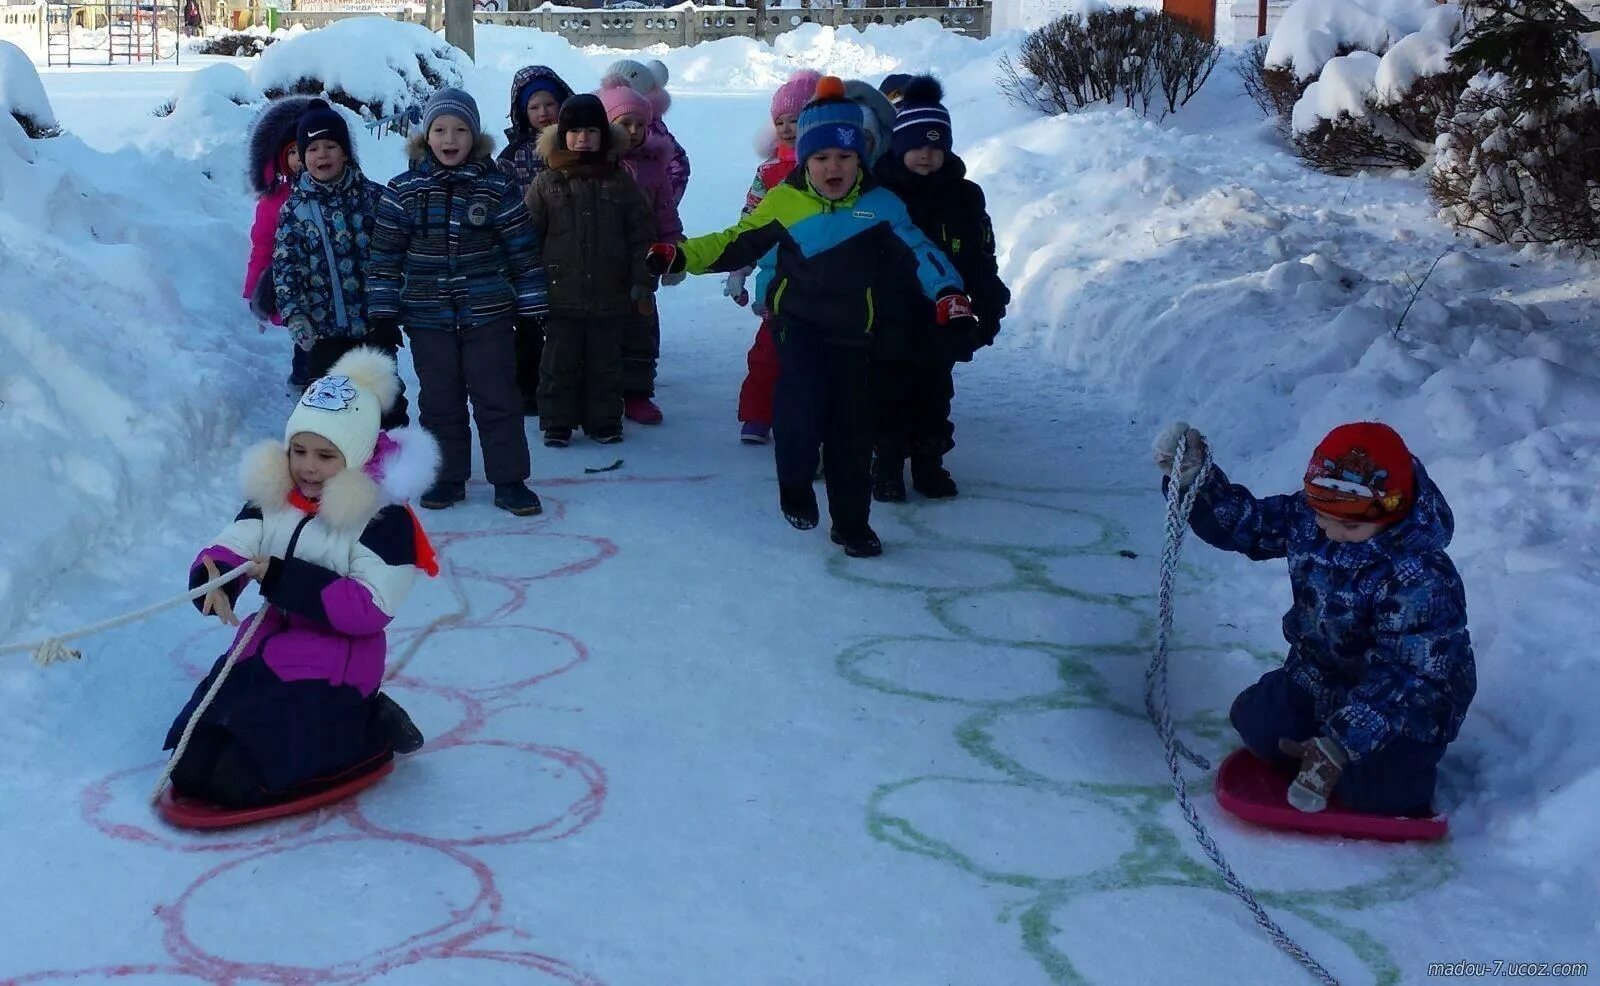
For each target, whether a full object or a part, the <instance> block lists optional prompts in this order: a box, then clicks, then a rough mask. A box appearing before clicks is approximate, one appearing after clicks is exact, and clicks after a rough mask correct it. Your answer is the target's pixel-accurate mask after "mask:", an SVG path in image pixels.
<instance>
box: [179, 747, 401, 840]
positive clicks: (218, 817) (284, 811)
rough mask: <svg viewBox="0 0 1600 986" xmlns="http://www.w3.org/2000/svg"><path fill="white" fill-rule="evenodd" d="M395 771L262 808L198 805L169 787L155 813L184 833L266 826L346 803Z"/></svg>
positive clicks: (389, 764)
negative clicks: (187, 830) (341, 802)
mask: <svg viewBox="0 0 1600 986" xmlns="http://www.w3.org/2000/svg"><path fill="white" fill-rule="evenodd" d="M392 770H394V761H393V760H390V761H388V762H387V763H385V764H384V765H383V766H381V767H379V768H378V769H377V770H374V771H372V772H371V773H366V774H360V775H358V776H356V777H352V778H351V779H350V780H348V781H345V782H344V783H343V784H338V785H335V786H333V787H330V788H326V789H324V790H321V791H317V792H315V793H314V794H308V795H306V796H305V797H302V798H295V799H293V800H290V801H280V802H278V803H277V804H271V805H262V806H261V807H259V808H222V807H219V806H217V805H214V804H211V803H209V802H206V801H197V800H195V799H194V798H185V797H183V796H181V795H176V794H173V793H172V788H170V787H168V788H167V790H166V791H165V792H163V793H162V795H161V801H160V803H159V804H158V805H157V806H156V810H157V811H159V812H161V817H162V818H164V819H166V820H167V822H168V823H169V824H171V825H175V826H177V827H178V828H181V829H228V828H234V827H235V826H238V825H253V824H255V823H256V822H266V821H270V820H272V819H274V818H287V817H289V816H290V815H303V814H305V813H306V812H308V811H315V810H316V809H318V808H322V807H325V806H327V805H331V804H333V803H334V802H335V801H343V800H344V799H345V798H348V797H350V796H351V795H354V794H357V793H359V792H361V791H365V790H366V789H367V788H369V787H371V786H372V785H374V784H376V783H378V782H379V781H381V780H383V779H384V778H385V777H388V776H389V772H390V771H392Z"/></svg>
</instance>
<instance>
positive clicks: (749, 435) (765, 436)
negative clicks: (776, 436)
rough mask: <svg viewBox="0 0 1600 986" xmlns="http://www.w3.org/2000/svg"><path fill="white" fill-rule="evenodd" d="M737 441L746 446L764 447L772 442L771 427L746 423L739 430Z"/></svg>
mask: <svg viewBox="0 0 1600 986" xmlns="http://www.w3.org/2000/svg"><path fill="white" fill-rule="evenodd" d="M739 441H741V442H743V443H744V444H746V445H765V444H767V443H768V442H770V441H772V426H771V425H764V424H761V423H759V422H756V421H746V422H745V423H744V427H743V428H740V429H739Z"/></svg>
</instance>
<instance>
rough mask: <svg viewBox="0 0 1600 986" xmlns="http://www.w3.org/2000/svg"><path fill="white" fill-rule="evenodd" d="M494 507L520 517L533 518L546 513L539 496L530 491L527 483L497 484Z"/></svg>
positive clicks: (495, 485) (495, 486)
mask: <svg viewBox="0 0 1600 986" xmlns="http://www.w3.org/2000/svg"><path fill="white" fill-rule="evenodd" d="M494 505H495V506H497V507H499V508H500V509H501V510H504V511H505V512H506V513H509V514H514V515H516V516H518V517H532V516H533V515H535V514H542V513H544V504H542V503H540V502H539V495H538V494H537V493H535V492H534V491H533V490H530V489H528V484H527V483H495V484H494Z"/></svg>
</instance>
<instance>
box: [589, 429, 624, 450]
mask: <svg viewBox="0 0 1600 986" xmlns="http://www.w3.org/2000/svg"><path fill="white" fill-rule="evenodd" d="M589 437H590V438H592V439H594V440H595V441H597V442H599V443H600V444H601V445H615V444H617V443H618V442H620V441H622V426H621V425H607V426H606V427H604V428H596V429H595V430H594V431H591V432H589Z"/></svg>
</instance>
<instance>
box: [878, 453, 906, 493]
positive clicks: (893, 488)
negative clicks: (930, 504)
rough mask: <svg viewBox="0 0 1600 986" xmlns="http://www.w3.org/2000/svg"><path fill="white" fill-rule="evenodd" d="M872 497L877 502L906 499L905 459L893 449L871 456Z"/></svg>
mask: <svg viewBox="0 0 1600 986" xmlns="http://www.w3.org/2000/svg"><path fill="white" fill-rule="evenodd" d="M872 498H873V499H874V500H877V501H878V502H879V503H904V502H905V501H906V460H905V457H904V456H903V455H898V454H896V453H894V452H893V451H889V452H885V451H882V450H880V451H879V452H878V454H877V455H875V456H873V457H872Z"/></svg>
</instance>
